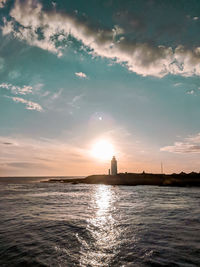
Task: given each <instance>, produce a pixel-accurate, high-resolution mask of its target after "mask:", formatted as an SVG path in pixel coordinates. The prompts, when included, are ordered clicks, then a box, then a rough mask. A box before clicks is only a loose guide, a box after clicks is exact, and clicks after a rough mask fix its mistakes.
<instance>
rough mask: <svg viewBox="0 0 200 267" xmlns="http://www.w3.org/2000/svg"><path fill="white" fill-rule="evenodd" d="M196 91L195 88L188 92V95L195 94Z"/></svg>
mask: <svg viewBox="0 0 200 267" xmlns="http://www.w3.org/2000/svg"><path fill="white" fill-rule="evenodd" d="M194 93H195V91H194V90H193V89H192V90H189V91H187V92H186V94H187V95H194Z"/></svg>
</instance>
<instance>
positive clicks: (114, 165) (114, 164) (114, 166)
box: [111, 156, 117, 175]
mask: <svg viewBox="0 0 200 267" xmlns="http://www.w3.org/2000/svg"><path fill="white" fill-rule="evenodd" d="M116 174H117V160H116V158H115V156H113V158H112V160H111V175H116Z"/></svg>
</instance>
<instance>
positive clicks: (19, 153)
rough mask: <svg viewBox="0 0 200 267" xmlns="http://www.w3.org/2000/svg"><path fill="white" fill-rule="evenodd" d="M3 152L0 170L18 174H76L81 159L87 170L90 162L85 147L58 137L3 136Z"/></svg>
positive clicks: (0, 138)
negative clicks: (86, 157)
mask: <svg viewBox="0 0 200 267" xmlns="http://www.w3.org/2000/svg"><path fill="white" fill-rule="evenodd" d="M6 144H10V145H6ZM0 151H1V154H0V161H1V163H0V172H1V174H2V173H5V174H7V175H8V174H9V173H11V172H12V171H14V172H15V175H16V173H18V172H19V173H20V174H24V173H26V174H29V175H35V174H37V175H41V174H45V175H48V174H51V175H53V174H57V175H59V174H62V175H64V174H65V175H66V174H68V173H69V172H71V173H74V170H75V169H76V168H74V164H75V165H76V162H77V161H78V162H79V166H80V167H82V168H83V169H84V168H85V162H86V161H87V159H85V151H84V150H82V149H81V148H78V147H75V146H72V145H70V144H69V143H67V142H61V141H58V140H55V139H45V138H37V139H34V138H27V137H25V136H15V137H12V136H10V137H5V136H0ZM83 169H82V171H80V174H84V172H83ZM76 171H77V169H76ZM77 173H78V172H77Z"/></svg>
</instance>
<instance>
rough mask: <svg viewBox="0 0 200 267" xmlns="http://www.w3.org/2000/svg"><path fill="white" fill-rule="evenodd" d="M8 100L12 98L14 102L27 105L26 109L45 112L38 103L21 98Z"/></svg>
mask: <svg viewBox="0 0 200 267" xmlns="http://www.w3.org/2000/svg"><path fill="white" fill-rule="evenodd" d="M7 97H8V96H7ZM8 98H11V99H12V100H13V101H14V102H17V103H23V104H25V106H26V109H29V110H36V111H40V112H41V111H43V108H42V107H41V106H40V105H39V104H38V103H35V102H32V101H28V100H26V99H24V98H21V97H8Z"/></svg>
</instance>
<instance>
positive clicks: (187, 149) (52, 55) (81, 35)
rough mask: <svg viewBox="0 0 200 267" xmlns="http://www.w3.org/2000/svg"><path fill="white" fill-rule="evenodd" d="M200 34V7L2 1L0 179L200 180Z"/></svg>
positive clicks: (97, 0)
mask: <svg viewBox="0 0 200 267" xmlns="http://www.w3.org/2000/svg"><path fill="white" fill-rule="evenodd" d="M199 29H200V1H199V0H196V1H195V0H190V1H188V0H185V1H184V0H178V1H176V0H174V1H168V0H166V1H160V0H157V1H156V0H146V1H143V0H131V1H130V0H126V1H124V0H115V1H114V0H87V1H85V0H67V1H64V0H57V1H56V0H55V1H44V0H43V1H42V0H38V1H37V0H12V1H11V0H0V176H26V175H28V176H35V175H39V176H40V175H41V176H42V175H51V176H53V175H66V176H68V175H83V176H84V175H89V174H97V173H98V174H99V173H107V170H108V168H109V166H110V158H109V159H108V157H104V156H102V154H103V155H105V156H108V155H109V156H110V154H109V153H111V152H112V153H111V154H114V155H115V156H116V158H117V160H118V171H119V172H125V171H127V172H142V171H143V170H144V171H146V172H154V173H160V171H161V162H162V163H163V168H164V172H166V173H173V172H177V173H178V172H181V171H184V172H191V171H196V172H199V171H200V164H199V163H200V121H199V116H200V105H199V103H200V34H199V31H200V30H199ZM102 142H103V143H102ZM97 144H100V145H99V146H100V147H101V151H100V152H101V156H99V157H98V155H95V154H94V153H92V152H93V151H94V147H96V146H97ZM101 144H103V145H101ZM99 146H98V147H99ZM110 147H112V150H113V151H110V150H109V149H110ZM97 152H98V151H97ZM104 152H105V153H104ZM97 154H98V153H97Z"/></svg>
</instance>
